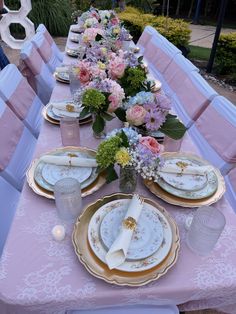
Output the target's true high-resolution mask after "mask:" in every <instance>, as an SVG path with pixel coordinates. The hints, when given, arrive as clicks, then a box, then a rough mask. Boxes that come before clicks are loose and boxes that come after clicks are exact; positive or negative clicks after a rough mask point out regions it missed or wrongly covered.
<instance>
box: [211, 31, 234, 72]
mask: <svg viewBox="0 0 236 314" xmlns="http://www.w3.org/2000/svg"><path fill="white" fill-rule="evenodd" d="M215 63H216V71H217V72H218V73H220V74H230V73H232V74H234V75H235V77H236V32H233V33H229V34H222V35H220V38H219V41H218V47H217V53H216V60H215Z"/></svg>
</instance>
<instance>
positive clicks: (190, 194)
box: [154, 155, 218, 200]
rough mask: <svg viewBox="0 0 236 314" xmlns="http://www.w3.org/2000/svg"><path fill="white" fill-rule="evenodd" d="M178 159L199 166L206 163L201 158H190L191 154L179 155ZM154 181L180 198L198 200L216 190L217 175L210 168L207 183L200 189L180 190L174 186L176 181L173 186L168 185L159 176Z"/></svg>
mask: <svg viewBox="0 0 236 314" xmlns="http://www.w3.org/2000/svg"><path fill="white" fill-rule="evenodd" d="M163 156H164V155H163ZM167 158H168V160H170V159H172V158H173V157H167ZM167 158H166V159H167ZM174 160H177V159H176V157H175V158H174ZM178 161H184V162H186V163H190V162H191V163H193V164H194V165H199V166H203V165H206V163H205V162H204V161H202V160H201V159H198V160H196V159H194V158H191V156H190V157H186V156H181V155H180V156H179V157H178ZM154 181H155V182H156V183H157V184H158V185H159V186H160V187H161V188H162V189H163V190H165V191H166V192H168V193H170V194H172V195H174V196H177V197H180V198H185V199H191V200H199V199H203V198H206V197H210V196H211V195H213V194H214V193H215V192H216V190H217V188H218V179H217V175H216V173H215V171H214V170H212V171H210V172H209V173H208V176H207V184H206V185H203V187H202V189H199V190H195V189H194V190H181V189H179V187H178V188H176V187H175V186H176V184H177V183H175V186H174V184H173V183H172V185H170V184H169V183H167V182H166V181H165V180H164V179H163V178H161V177H157V178H156V179H155V180H154ZM188 182H189V181H188ZM188 182H187V183H188ZM193 187H194V184H193Z"/></svg>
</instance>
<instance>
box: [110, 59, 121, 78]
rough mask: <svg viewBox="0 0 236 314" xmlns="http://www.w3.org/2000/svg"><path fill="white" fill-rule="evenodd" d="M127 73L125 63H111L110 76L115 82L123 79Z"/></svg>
mask: <svg viewBox="0 0 236 314" xmlns="http://www.w3.org/2000/svg"><path fill="white" fill-rule="evenodd" d="M124 72H125V63H116V61H115V60H114V62H113V61H111V62H110V75H111V78H112V79H113V80H116V79H118V78H121V77H122V76H123V75H124Z"/></svg>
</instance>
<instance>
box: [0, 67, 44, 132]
mask: <svg viewBox="0 0 236 314" xmlns="http://www.w3.org/2000/svg"><path fill="white" fill-rule="evenodd" d="M0 96H1V97H2V99H3V100H4V101H5V102H6V104H7V105H8V106H9V107H10V108H11V110H12V111H13V112H14V113H15V114H16V115H17V116H18V118H19V119H20V120H22V121H23V122H24V124H25V125H26V126H27V127H28V129H29V130H30V131H31V132H32V133H33V134H34V135H35V136H36V137H38V135H39V132H40V127H41V124H42V116H41V111H42V107H43V104H42V102H41V100H40V99H39V98H38V96H37V95H36V94H35V92H34V90H33V89H32V88H31V86H30V85H29V84H28V82H27V80H26V79H25V78H24V77H23V76H22V74H21V73H20V71H19V70H18V69H17V67H16V66H15V65H14V64H9V65H8V66H7V67H5V68H4V69H3V70H2V71H1V73H0Z"/></svg>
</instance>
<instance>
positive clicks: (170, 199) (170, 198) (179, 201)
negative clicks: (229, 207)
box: [144, 152, 226, 208]
mask: <svg viewBox="0 0 236 314" xmlns="http://www.w3.org/2000/svg"><path fill="white" fill-rule="evenodd" d="M162 156H163V157H165V156H166V157H178V156H184V157H190V158H192V159H195V160H196V161H202V162H204V163H205V164H206V165H209V162H208V161H207V160H204V159H203V158H200V157H198V156H195V155H192V154H190V153H181V152H180V153H176V152H173V153H168V152H167V153H163V154H162ZM214 172H215V174H216V177H217V180H218V187H217V190H216V192H215V193H214V194H213V195H211V196H209V197H206V198H202V199H198V200H196V199H195V200H193V199H186V198H181V197H178V196H174V195H172V194H170V193H168V192H166V191H165V190H163V189H162V188H161V187H160V186H159V185H158V184H157V183H156V182H154V181H152V180H147V179H145V180H144V184H145V185H146V187H147V188H148V189H149V190H150V191H151V192H152V193H153V194H155V195H156V196H157V197H159V198H161V199H162V200H164V201H166V202H167V203H169V204H172V205H177V206H181V207H190V208H194V207H200V206H203V205H211V204H214V203H216V202H217V201H219V200H220V199H221V197H222V196H223V195H224V193H225V190H226V189H225V181H224V177H223V176H222V175H221V173H220V171H219V170H218V169H216V168H214Z"/></svg>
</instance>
